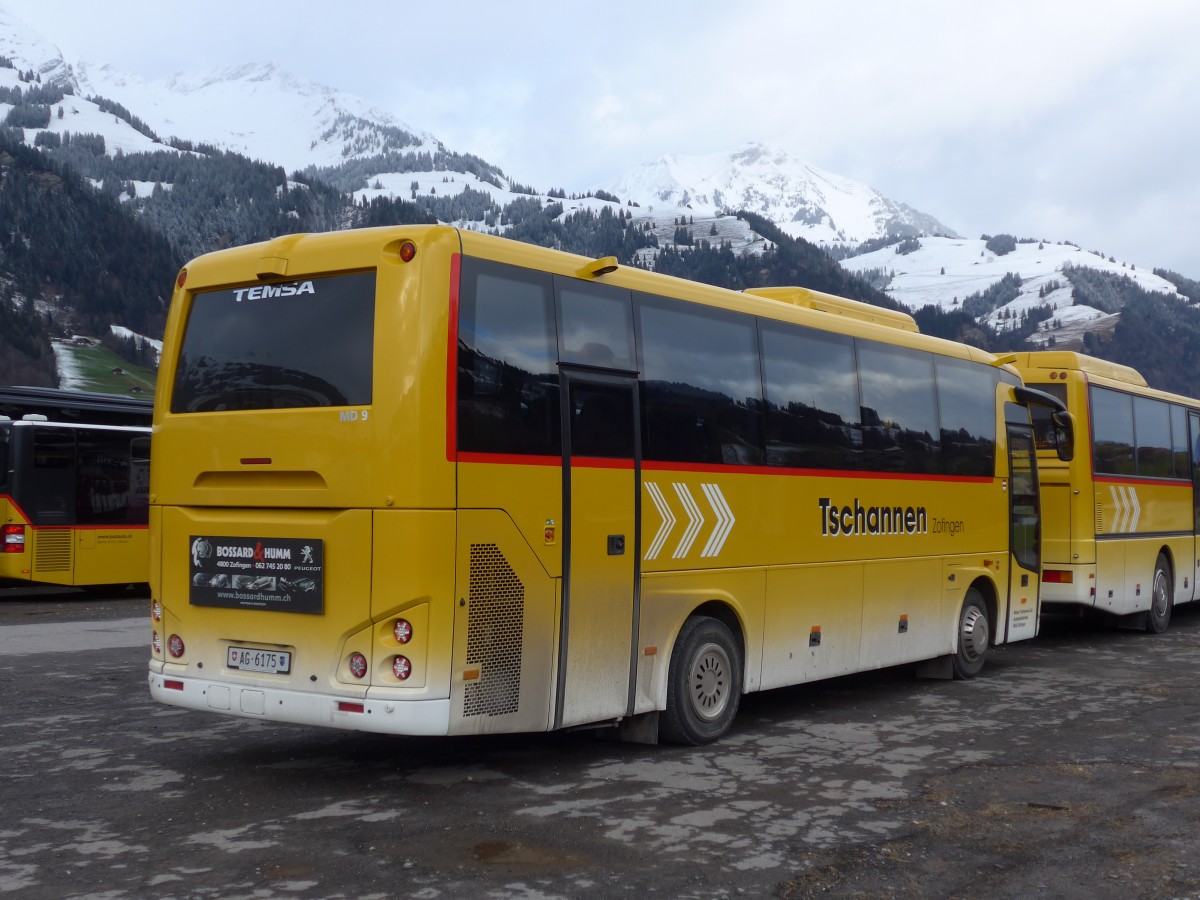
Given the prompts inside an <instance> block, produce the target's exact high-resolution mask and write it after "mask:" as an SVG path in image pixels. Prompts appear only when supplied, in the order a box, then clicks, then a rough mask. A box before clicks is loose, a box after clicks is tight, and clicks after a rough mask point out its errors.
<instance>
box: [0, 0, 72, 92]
mask: <svg viewBox="0 0 1200 900" xmlns="http://www.w3.org/2000/svg"><path fill="white" fill-rule="evenodd" d="M0 56H5V57H7V58H8V59H10V60H12V62H13V63H14V64H15V65H16V66H17V68H19V69H20V70H21V71H25V72H27V71H32V72H33V73H34V74H35V75H37V76H38V77H39V78H40V79H41V83H42V84H44V85H47V86H53V87H61V88H64V89H67V88H69V89H71V90H72V91H74V89H75V88H76V87H77V86H78V85H77V82H76V81H75V73H74V72H73V71H72V69H71V67H70V66H69V65H67V63H66V61H65V60H63V55H62V53H61V52H59V49H58V48H57V47H56V46H54V44H52V43H50V41H48V40H47V39H46V38H45V37H43V36H42V35H40V34H38V33H37V32H36V31H34V30H33V29H32V28H30V27H29V26H28V25H26V24H25V23H24V22H23V21H22V20H21V19H19V18H17V17H16V16H15V15H13V14H12V13H10V12H9V11H8V10H6V9H5V8H4V7H3V6H0Z"/></svg>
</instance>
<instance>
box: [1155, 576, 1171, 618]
mask: <svg viewBox="0 0 1200 900" xmlns="http://www.w3.org/2000/svg"><path fill="white" fill-rule="evenodd" d="M1151 603H1153V604H1154V606H1153V613H1154V617H1155V618H1156V619H1162V618H1165V617H1166V615H1167V613H1168V612H1170V609H1171V597H1170V592H1169V591H1167V573H1166V572H1164V571H1163V570H1162V569H1155V570H1154V595H1153V597H1152V598H1151Z"/></svg>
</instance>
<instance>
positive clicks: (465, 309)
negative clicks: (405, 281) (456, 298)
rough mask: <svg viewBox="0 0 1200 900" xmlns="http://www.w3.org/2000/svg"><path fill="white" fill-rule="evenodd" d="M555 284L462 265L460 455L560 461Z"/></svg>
mask: <svg viewBox="0 0 1200 900" xmlns="http://www.w3.org/2000/svg"><path fill="white" fill-rule="evenodd" d="M550 285H551V282H550V275H549V274H547V273H544V272H534V271H532V270H528V269H519V268H516V267H515V266H501V265H498V264H495V263H487V262H483V261H481V260H476V259H470V258H467V259H464V260H463V268H462V300H461V309H460V316H459V322H460V325H459V332H458V392H457V393H458V449H460V450H466V451H477V452H481V453H513V454H532V455H542V456H559V455H561V453H562V427H561V424H560V423H561V418H562V413H561V410H560V408H559V396H560V395H559V388H558V365H557V355H558V352H557V337H556V329H555V325H554V305H553V302H552V296H551V288H550Z"/></svg>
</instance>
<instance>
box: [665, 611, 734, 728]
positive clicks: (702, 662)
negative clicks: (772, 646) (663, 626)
mask: <svg viewBox="0 0 1200 900" xmlns="http://www.w3.org/2000/svg"><path fill="white" fill-rule="evenodd" d="M741 696H742V654H741V650H740V648H739V647H738V643H737V641H736V640H735V639H734V637H733V634H732V633H731V632H730V630H729V628H728V627H726V625H725V624H724V623H723V622H720V621H718V620H717V619H713V618H711V617H709V616H692V617H691V618H690V619H688V620H687V621H686V622H684V623H683V628H682V629H680V632H679V637H678V638H677V639H676V641H675V649H674V651H673V652H672V653H671V666H670V669H669V670H668V674H667V708H666V710H665V711H664V713H663V716H662V720H661V723H660V725H659V738H660V739H661V740H663V741H667V742H669V743H672V744H689V745H692V746H697V745H699V744H708V743H711V742H712V741H715V740H716V739H717V738H719V737H720V736H721V735H723V734H724V733H725V732H726V731H728V730H729V726H730V724H732V722H733V718H734V716H736V715H737V709H738V702H739V701H740V700H741Z"/></svg>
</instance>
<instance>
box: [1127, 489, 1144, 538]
mask: <svg viewBox="0 0 1200 900" xmlns="http://www.w3.org/2000/svg"><path fill="white" fill-rule="evenodd" d="M1129 497H1130V499H1131V500H1133V518H1131V519H1130V520H1129V530H1130V531H1137V526H1138V519H1140V518H1141V517H1142V504H1140V503H1138V498H1137V488H1135V487H1130V488H1129Z"/></svg>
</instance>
